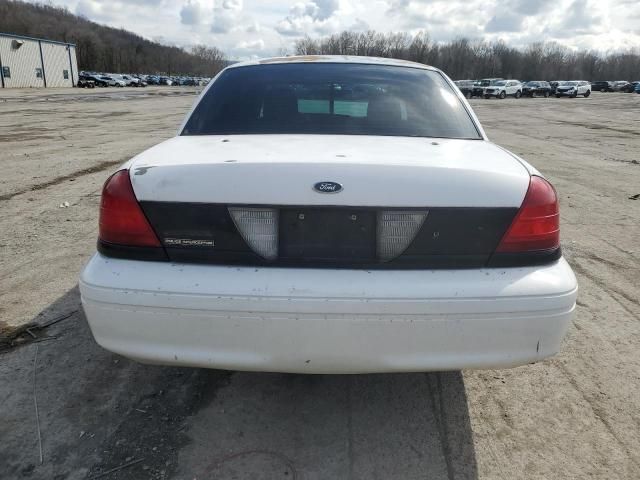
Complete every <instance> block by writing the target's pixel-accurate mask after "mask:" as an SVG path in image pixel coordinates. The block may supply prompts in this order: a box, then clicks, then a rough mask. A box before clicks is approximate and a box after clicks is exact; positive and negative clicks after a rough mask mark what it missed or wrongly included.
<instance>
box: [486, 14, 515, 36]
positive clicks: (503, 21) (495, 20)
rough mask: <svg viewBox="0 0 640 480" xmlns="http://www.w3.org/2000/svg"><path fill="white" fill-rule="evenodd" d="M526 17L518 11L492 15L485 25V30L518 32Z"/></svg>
mask: <svg viewBox="0 0 640 480" xmlns="http://www.w3.org/2000/svg"><path fill="white" fill-rule="evenodd" d="M523 22H524V18H523V17H522V16H521V15H518V14H517V13H511V12H507V13H500V14H498V15H495V16H493V17H491V20H489V22H488V23H487V24H486V25H485V27H484V30H485V32H518V31H520V30H521V29H522V23H523Z"/></svg>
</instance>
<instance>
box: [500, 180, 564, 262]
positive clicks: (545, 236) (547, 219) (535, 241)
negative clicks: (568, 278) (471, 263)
mask: <svg viewBox="0 0 640 480" xmlns="http://www.w3.org/2000/svg"><path fill="white" fill-rule="evenodd" d="M559 246H560V210H559V208H558V197H557V195H556V191H555V190H554V188H553V187H552V186H551V184H550V183H549V182H547V181H546V180H545V179H544V178H542V177H537V176H532V177H531V182H530V183H529V190H528V191H527V194H526V196H525V197H524V201H523V202H522V206H521V207H520V210H519V211H518V213H517V214H516V217H515V218H514V220H513V222H512V223H511V226H510V227H509V229H508V230H507V233H506V234H505V235H504V237H502V240H501V241H500V244H499V245H498V248H497V249H496V252H498V253H521V252H533V251H540V250H552V249H557V248H558V247H559Z"/></svg>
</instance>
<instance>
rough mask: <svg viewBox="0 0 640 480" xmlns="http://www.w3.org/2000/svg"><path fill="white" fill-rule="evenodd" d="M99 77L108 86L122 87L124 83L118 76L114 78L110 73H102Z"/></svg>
mask: <svg viewBox="0 0 640 480" xmlns="http://www.w3.org/2000/svg"><path fill="white" fill-rule="evenodd" d="M100 79H101V80H103V81H104V82H106V83H107V85H108V86H109V87H124V86H125V83H124V81H123V80H120V79H119V78H115V77H113V76H111V75H102V76H100Z"/></svg>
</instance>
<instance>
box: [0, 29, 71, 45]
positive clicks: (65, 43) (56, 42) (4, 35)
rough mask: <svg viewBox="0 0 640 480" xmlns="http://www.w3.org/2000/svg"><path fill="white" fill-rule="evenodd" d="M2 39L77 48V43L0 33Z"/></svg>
mask: <svg viewBox="0 0 640 480" xmlns="http://www.w3.org/2000/svg"><path fill="white" fill-rule="evenodd" d="M0 37H9V38H16V39H18V40H32V41H36V42H44V43H54V44H56V45H69V46H71V47H75V46H76V44H75V43H69V42H59V41H57V40H47V39H46V38H36V37H27V36H25V35H16V34H14V33H2V32H0Z"/></svg>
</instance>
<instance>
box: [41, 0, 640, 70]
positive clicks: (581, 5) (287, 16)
mask: <svg viewBox="0 0 640 480" xmlns="http://www.w3.org/2000/svg"><path fill="white" fill-rule="evenodd" d="M51 3H53V4H55V5H57V6H62V7H66V8H67V9H68V10H69V11H71V12H73V13H75V14H78V15H82V16H84V17H86V18H88V19H90V20H93V21H95V22H98V23H102V24H106V25H109V26H112V27H117V28H125V29H126V30H130V31H132V32H135V33H137V34H139V35H141V36H143V37H145V38H149V39H151V40H155V41H159V42H160V43H164V44H167V45H177V46H180V47H186V48H188V47H190V46H191V45H194V44H206V45H213V46H216V47H218V48H220V49H222V50H223V51H224V52H225V53H226V54H227V55H228V56H229V58H233V59H248V58H255V57H266V56H273V55H279V54H284V53H293V52H294V49H293V45H294V43H295V41H296V39H298V38H301V37H303V36H304V35H309V36H310V37H312V38H315V37H322V36H326V35H329V34H332V33H335V32H340V31H342V30H345V29H347V30H356V31H362V30H369V29H373V30H378V31H381V32H389V31H394V32H398V31H402V32H409V33H417V32H418V31H420V30H424V31H426V32H428V33H429V34H430V36H431V38H432V39H433V40H434V41H447V40H451V39H454V38H458V37H462V36H464V37H467V38H470V39H485V40H497V39H503V40H505V41H506V42H507V43H508V44H509V45H512V46H516V47H521V46H525V45H527V44H529V43H532V42H537V41H541V40H545V41H556V42H559V43H561V44H563V45H565V46H567V47H569V48H572V49H578V48H587V49H598V50H602V51H612V50H623V49H627V48H638V49H640V0H368V1H365V0H297V1H296V0H269V1H258V0H53V1H52V2H51Z"/></svg>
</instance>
